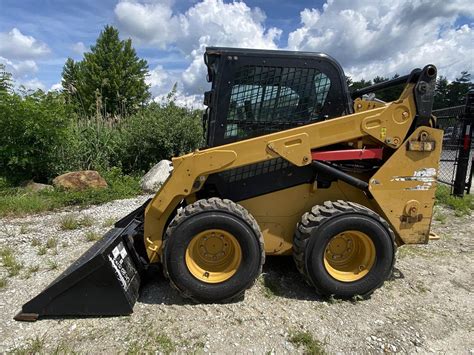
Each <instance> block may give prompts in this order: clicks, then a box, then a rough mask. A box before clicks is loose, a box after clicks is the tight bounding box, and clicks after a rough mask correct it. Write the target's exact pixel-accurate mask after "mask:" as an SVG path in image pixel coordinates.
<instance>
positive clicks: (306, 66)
mask: <svg viewBox="0 0 474 355" xmlns="http://www.w3.org/2000/svg"><path fill="white" fill-rule="evenodd" d="M204 62H205V63H206V65H207V70H208V77H207V79H208V81H209V82H211V83H212V88H211V90H210V91H208V92H206V93H205V97H204V104H205V105H206V106H207V109H206V112H205V113H204V117H203V123H204V128H205V134H206V143H207V144H206V145H207V147H214V146H219V145H223V144H227V143H231V142H235V141H239V140H243V139H247V138H251V137H256V136H261V135H264V134H269V133H273V132H277V131H282V130H285V129H288V128H292V127H297V126H301V125H305V124H309V123H314V122H318V121H324V120H326V119H330V118H333V117H340V116H343V115H347V114H350V113H352V112H353V109H352V100H351V98H350V95H349V90H348V87H347V83H346V80H345V76H344V72H343V71H342V68H341V66H340V65H339V64H338V63H337V62H336V61H335V60H334V59H333V58H331V57H330V56H328V55H326V54H323V53H311V52H292V51H279V50H256V49H236V48H217V47H208V48H206V52H205V54H204Z"/></svg>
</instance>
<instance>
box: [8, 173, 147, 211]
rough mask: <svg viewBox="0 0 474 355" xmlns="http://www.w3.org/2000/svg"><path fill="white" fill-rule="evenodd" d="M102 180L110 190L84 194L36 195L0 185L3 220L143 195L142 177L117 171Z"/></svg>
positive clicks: (77, 192)
mask: <svg viewBox="0 0 474 355" xmlns="http://www.w3.org/2000/svg"><path fill="white" fill-rule="evenodd" d="M102 176H103V177H104V178H105V180H106V181H107V183H108V185H109V187H108V188H106V189H89V190H84V191H66V190H59V189H54V190H52V191H38V192H32V191H28V190H26V189H24V188H19V187H11V186H8V185H6V184H3V185H2V184H0V185H1V186H0V217H4V216H22V215H27V214H31V213H39V212H45V211H51V210H55V209H58V208H61V207H65V206H73V205H78V206H88V205H94V204H101V203H105V202H109V201H113V200H117V199H124V198H130V197H134V196H137V195H139V194H140V185H139V181H140V177H138V176H128V175H122V174H120V173H119V171H118V170H117V169H113V170H111V171H109V172H105V173H104V172H103V173H102Z"/></svg>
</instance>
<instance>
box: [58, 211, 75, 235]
mask: <svg viewBox="0 0 474 355" xmlns="http://www.w3.org/2000/svg"><path fill="white" fill-rule="evenodd" d="M79 227H80V223H79V219H78V218H77V217H76V216H74V215H72V214H68V215H65V216H63V217H61V220H60V221H59V228H61V229H62V230H63V231H69V230H74V229H77V228H79Z"/></svg>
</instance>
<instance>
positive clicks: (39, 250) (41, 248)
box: [38, 245, 47, 255]
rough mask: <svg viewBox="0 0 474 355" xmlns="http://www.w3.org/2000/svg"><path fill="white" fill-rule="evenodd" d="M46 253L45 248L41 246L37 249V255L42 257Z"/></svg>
mask: <svg viewBox="0 0 474 355" xmlns="http://www.w3.org/2000/svg"><path fill="white" fill-rule="evenodd" d="M46 251H47V249H46V247H45V246H44V245H42V246H40V247H39V248H38V255H44V254H46Z"/></svg>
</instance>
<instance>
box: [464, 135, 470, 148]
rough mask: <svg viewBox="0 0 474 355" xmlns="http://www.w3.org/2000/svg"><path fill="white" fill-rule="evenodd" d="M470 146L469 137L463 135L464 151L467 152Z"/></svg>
mask: <svg viewBox="0 0 474 355" xmlns="http://www.w3.org/2000/svg"><path fill="white" fill-rule="evenodd" d="M470 145H471V136H470V135H469V134H466V135H464V147H463V148H464V150H468V149H469V146H470Z"/></svg>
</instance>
